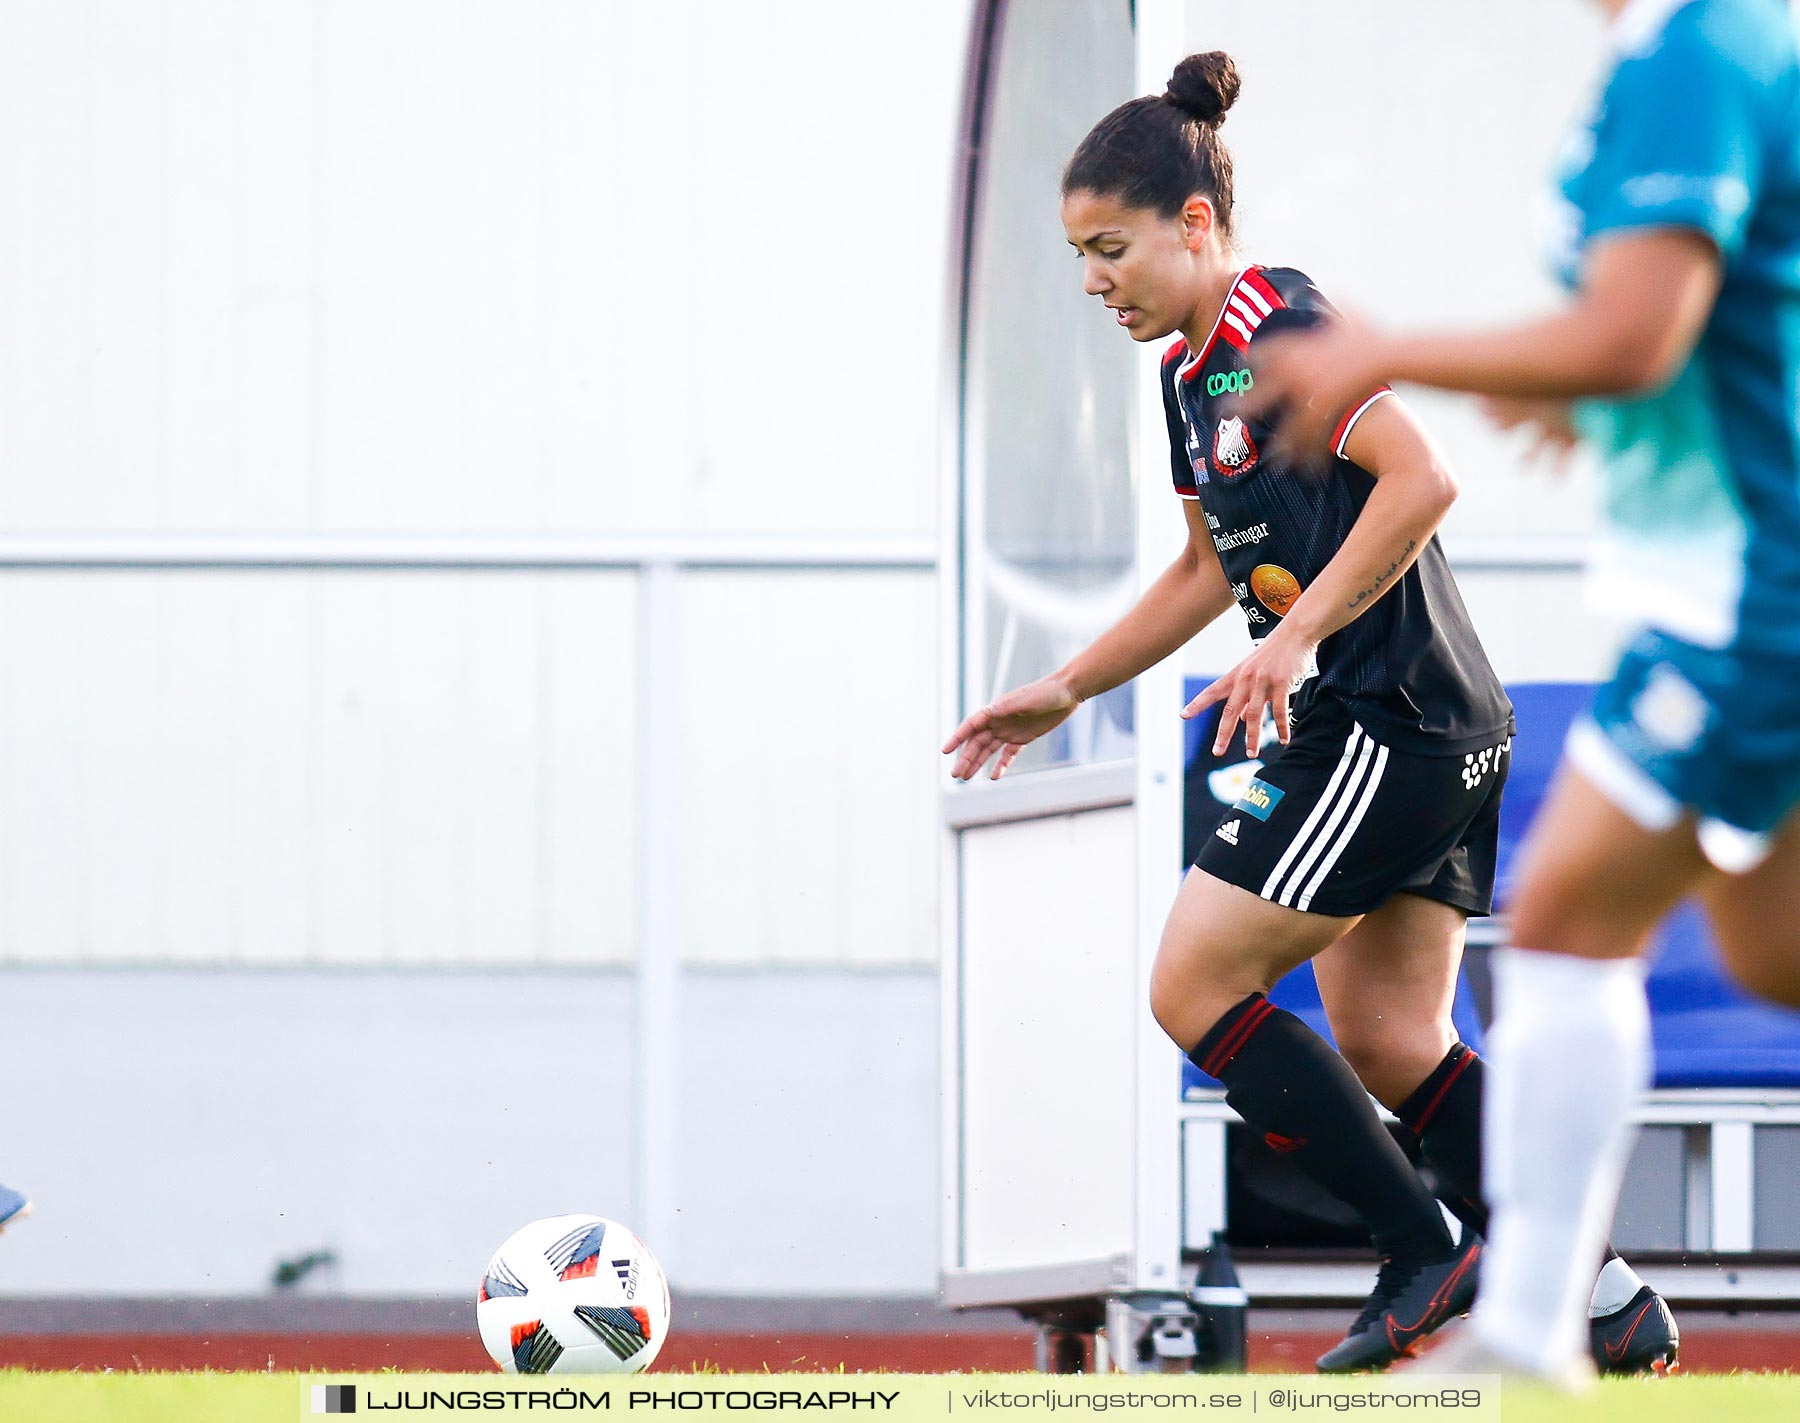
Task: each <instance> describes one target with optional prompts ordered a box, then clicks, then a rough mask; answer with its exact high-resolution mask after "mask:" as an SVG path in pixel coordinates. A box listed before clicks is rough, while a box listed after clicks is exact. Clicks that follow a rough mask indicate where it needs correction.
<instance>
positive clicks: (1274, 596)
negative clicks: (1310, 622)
mask: <svg viewBox="0 0 1800 1423" xmlns="http://www.w3.org/2000/svg"><path fill="white" fill-rule="evenodd" d="M1250 591H1251V592H1252V593H1254V594H1256V596H1257V597H1258V598H1259V599H1261V600H1262V605H1263V606H1264V607H1265V608H1267V609H1268V610H1269V611H1270V612H1272V613H1273V614H1275V616H1276V617H1278V618H1281V617H1286V616H1287V610H1288V609H1289V608H1291V607H1293V606H1294V600H1295V599H1297V598H1298V597H1299V596H1300V580H1299V579H1298V578H1296V577H1294V575H1293V574H1291V573H1289V572H1288V571H1287V569H1285V568H1282V567H1280V566H1278V565H1276V564H1273V563H1259V564H1257V565H1256V567H1255V569H1254V570H1252V572H1251V574H1250Z"/></svg>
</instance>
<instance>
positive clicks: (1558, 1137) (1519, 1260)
mask: <svg viewBox="0 0 1800 1423" xmlns="http://www.w3.org/2000/svg"><path fill="white" fill-rule="evenodd" d="M1494 1000H1495V1010H1496V1011H1495V1022H1494V1028H1493V1031H1492V1032H1490V1033H1489V1034H1488V1039H1487V1063H1488V1069H1487V1071H1488V1075H1487V1082H1486V1091H1487V1099H1486V1102H1485V1104H1484V1111H1483V1118H1484V1120H1483V1124H1482V1146H1483V1154H1484V1156H1485V1159H1486V1162H1487V1167H1486V1174H1487V1178H1488V1179H1487V1192H1488V1198H1489V1202H1490V1205H1491V1207H1492V1211H1493V1215H1492V1222H1491V1227H1490V1230H1489V1233H1488V1248H1487V1250H1486V1251H1485V1252H1484V1255H1483V1258H1482V1261H1481V1295H1480V1298H1479V1300H1478V1301H1477V1303H1476V1306H1475V1323H1474V1328H1475V1332H1476V1333H1477V1334H1478V1335H1479V1336H1480V1337H1481V1338H1482V1340H1483V1341H1484V1342H1486V1343H1487V1344H1488V1346H1489V1347H1490V1348H1492V1349H1494V1350H1495V1351H1496V1352H1498V1353H1500V1354H1502V1355H1504V1356H1507V1357H1510V1358H1513V1359H1516V1360H1517V1361H1518V1362H1519V1363H1521V1364H1523V1365H1525V1366H1526V1367H1527V1368H1531V1369H1535V1370H1538V1371H1540V1372H1545V1373H1549V1372H1554V1371H1556V1370H1559V1369H1562V1368H1565V1367H1566V1366H1567V1365H1568V1364H1569V1362H1570V1361H1571V1360H1573V1359H1576V1358H1578V1357H1581V1356H1583V1355H1585V1352H1586V1348H1587V1339H1586V1330H1585V1327H1584V1325H1583V1313H1584V1311H1583V1305H1585V1304H1586V1303H1587V1301H1588V1298H1589V1295H1590V1289H1591V1284H1590V1282H1591V1281H1592V1280H1593V1275H1592V1274H1591V1271H1592V1270H1593V1268H1594V1265H1595V1262H1597V1261H1598V1260H1599V1259H1600V1254H1601V1251H1602V1250H1603V1249H1604V1248H1605V1245H1606V1234H1607V1228H1608V1226H1610V1225H1611V1223H1612V1215H1613V1211H1614V1209H1615V1208H1616V1206H1617V1204H1618V1196H1619V1184H1620V1181H1621V1179H1622V1177H1623V1175H1624V1171H1625V1161H1626V1157H1627V1156H1628V1154H1629V1152H1630V1147H1631V1138H1632V1135H1633V1131H1632V1128H1631V1125H1630V1123H1629V1121H1628V1120H1627V1118H1628V1116H1629V1114H1630V1112H1631V1109H1632V1107H1633V1106H1635V1105H1636V1103H1637V1100H1638V1098H1639V1096H1640V1095H1641V1094H1642V1093H1643V1092H1644V1090H1645V1089H1646V1088H1647V1087H1648V1086H1649V1067H1650V1013H1649V1007H1648V1005H1647V1004H1646V1003H1645V1000H1644V970H1643V966H1642V965H1641V964H1640V963H1639V962H1638V961H1637V960H1636V959H1583V958H1575V957H1572V956H1570V955H1567V954H1552V953H1538V952H1535V951H1533V950H1529V949H1502V950H1500V951H1499V952H1498V953H1496V954H1495V955H1494Z"/></svg>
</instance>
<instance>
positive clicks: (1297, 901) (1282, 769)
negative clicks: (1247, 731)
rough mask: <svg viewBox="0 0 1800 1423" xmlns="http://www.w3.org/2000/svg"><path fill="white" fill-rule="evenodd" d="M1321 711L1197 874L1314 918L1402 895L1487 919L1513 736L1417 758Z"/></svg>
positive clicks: (1217, 829) (1201, 860) (1221, 825)
mask: <svg viewBox="0 0 1800 1423" xmlns="http://www.w3.org/2000/svg"><path fill="white" fill-rule="evenodd" d="M1324 710H1325V708H1324V707H1323V706H1320V707H1315V708H1314V709H1313V714H1312V715H1310V716H1308V717H1307V718H1306V720H1305V722H1304V723H1303V724H1302V725H1301V726H1300V727H1299V728H1297V729H1296V730H1295V732H1294V735H1293V737H1292V738H1291V739H1290V740H1289V742H1288V744H1287V745H1286V746H1283V747H1280V748H1279V749H1278V750H1277V751H1276V752H1275V754H1274V756H1273V757H1272V758H1271V759H1270V760H1269V761H1267V762H1266V763H1265V764H1264V765H1263V767H1262V769H1261V770H1260V771H1258V773H1257V775H1256V777H1255V779H1253V780H1251V781H1250V782H1249V784H1248V785H1247V786H1246V787H1245V789H1244V793H1243V794H1242V795H1240V796H1239V797H1238V799H1237V800H1236V802H1234V803H1233V804H1232V805H1231V806H1229V807H1228V808H1227V809H1226V810H1225V811H1224V813H1223V814H1222V815H1221V816H1220V817H1219V820H1218V823H1217V825H1215V826H1214V828H1213V831H1212V833H1211V834H1210V835H1209V836H1208V837H1207V838H1206V840H1205V842H1204V844H1203V845H1202V847H1201V849H1200V853H1199V856H1198V857H1197V858H1196V859H1195V861H1194V864H1195V867H1196V868H1198V869H1202V870H1205V871H1206V872H1207V873H1208V874H1210V875H1216V876H1217V877H1218V878H1219V879H1222V880H1224V881H1226V882H1227V883H1228V884H1235V885H1237V886H1238V887H1239V888H1242V889H1247V890H1249V891H1250V892H1251V893H1252V894H1255V895H1260V896H1261V897H1262V898H1264V899H1267V900H1269V901H1271V902H1272V903H1275V904H1283V905H1286V906H1287V907H1289V908H1290V909H1299V910H1303V911H1307V912H1310V913H1313V914H1330V915H1352V914H1367V913H1369V912H1370V911H1371V910H1374V909H1378V908H1380V907H1381V905H1382V904H1383V903H1385V902H1386V901H1387V900H1388V899H1389V898H1390V897H1391V896H1393V895H1396V894H1402V893H1405V894H1417V895H1422V896H1423V897H1424V898H1426V899H1435V900H1439V901H1441V902H1442V903H1445V904H1449V905H1453V906H1455V907H1456V908H1458V909H1461V910H1463V911H1465V912H1466V913H1468V914H1487V913H1489V912H1490V911H1491V910H1492V908H1493V899H1494V860H1495V855H1496V851H1497V849H1498V845H1499V836H1500V794H1501V790H1502V788H1503V787H1504V786H1505V784H1506V773H1507V771H1508V769H1509V768H1510V765H1511V760H1512V758H1511V755H1510V754H1509V753H1510V752H1511V750H1512V738H1511V737H1510V736H1506V735H1502V736H1500V737H1498V738H1497V739H1496V740H1495V741H1494V743H1493V744H1492V745H1487V746H1482V747H1480V748H1478V749H1476V750H1473V751H1468V752H1459V753H1457V754H1453V755H1438V756H1421V755H1417V754H1414V753H1409V752H1406V751H1402V750H1399V749H1398V748H1396V747H1391V746H1384V745H1382V744H1381V743H1380V742H1378V741H1376V740H1375V738H1374V737H1372V736H1370V735H1369V733H1368V732H1367V731H1365V730H1364V729H1363V728H1362V727H1361V726H1360V725H1358V724H1357V723H1356V722H1354V721H1351V720H1350V719H1349V718H1348V717H1347V716H1338V717H1333V716H1330V715H1319V713H1320V712H1323V711H1324Z"/></svg>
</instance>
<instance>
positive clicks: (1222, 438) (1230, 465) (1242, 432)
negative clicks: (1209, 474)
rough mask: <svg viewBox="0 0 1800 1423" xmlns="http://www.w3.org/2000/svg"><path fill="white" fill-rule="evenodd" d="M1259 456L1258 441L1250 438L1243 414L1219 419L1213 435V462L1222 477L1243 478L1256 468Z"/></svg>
mask: <svg viewBox="0 0 1800 1423" xmlns="http://www.w3.org/2000/svg"><path fill="white" fill-rule="evenodd" d="M1259 458H1260V455H1259V454H1258V452H1257V448H1256V441H1255V440H1253V439H1251V438H1250V429H1249V427H1248V426H1247V425H1245V424H1244V417H1243V416H1241V415H1232V416H1228V417H1227V418H1226V419H1223V420H1221V421H1219V428H1218V430H1217V431H1216V432H1215V433H1214V435H1213V464H1214V465H1215V466H1217V468H1218V471H1219V477H1220V478H1221V479H1242V478H1243V477H1244V476H1245V475H1246V474H1248V473H1250V471H1251V470H1253V469H1255V468H1256V461H1257V460H1258V459H1259Z"/></svg>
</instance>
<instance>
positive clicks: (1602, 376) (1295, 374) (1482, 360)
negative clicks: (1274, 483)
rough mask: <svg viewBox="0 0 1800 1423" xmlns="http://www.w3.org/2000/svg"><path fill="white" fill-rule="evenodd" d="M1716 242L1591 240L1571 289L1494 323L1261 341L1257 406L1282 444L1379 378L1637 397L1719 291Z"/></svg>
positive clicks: (1496, 390) (1526, 392)
mask: <svg viewBox="0 0 1800 1423" xmlns="http://www.w3.org/2000/svg"><path fill="white" fill-rule="evenodd" d="M1721 272H1722V267H1721V263H1720V258H1719V251H1718V249H1717V248H1716V247H1714V246H1713V244H1712V243H1711V242H1710V241H1709V240H1708V239H1707V238H1706V237H1705V236H1704V235H1703V234H1701V233H1699V232H1696V231H1693V230H1692V229H1686V228H1655V229H1649V230H1644V231H1628V232H1623V233H1620V234H1618V235H1615V236H1611V237H1608V238H1605V239H1603V240H1601V241H1598V242H1596V244H1595V245H1594V249H1593V252H1592V254H1591V256H1590V257H1589V258H1588V261H1587V265H1586V266H1585V268H1584V269H1583V272H1582V282H1581V286H1580V288H1579V290H1578V291H1577V292H1576V294H1575V297H1574V299H1573V300H1572V301H1571V302H1570V303H1569V304H1568V305H1567V306H1566V307H1564V308H1563V309H1562V310H1560V311H1557V312H1555V313H1552V314H1551V315H1549V316H1544V317H1540V318H1537V319H1535V320H1532V321H1526V322H1521V323H1519V324H1517V325H1513V326H1506V327H1501V328H1498V329H1496V330H1493V331H1485V332H1470V333H1466V334H1465V333H1454V334H1445V335H1430V334H1404V335H1399V334H1390V333H1387V332H1383V331H1381V330H1379V329H1378V328H1377V327H1375V326H1374V325H1373V324H1371V323H1370V322H1368V321H1366V320H1364V319H1362V318H1360V317H1356V316H1346V317H1344V318H1343V319H1341V320H1339V321H1337V322H1334V323H1332V324H1331V325H1330V326H1328V327H1325V328H1323V329H1322V330H1319V331H1316V332H1304V333H1281V334H1278V335H1271V336H1270V337H1269V338H1268V339H1267V340H1266V341H1264V342H1261V343H1259V344H1258V347H1257V350H1256V355H1255V360H1254V363H1253V364H1254V369H1255V371H1256V388H1255V390H1254V391H1253V392H1252V393H1251V395H1250V396H1249V398H1248V403H1249V404H1250V406H1251V408H1253V409H1255V410H1257V411H1263V410H1268V409H1272V408H1274V407H1275V406H1277V405H1280V406H1283V407H1284V415H1285V419H1284V421H1283V426H1282V432H1281V438H1280V444H1281V445H1282V446H1283V447H1285V448H1288V449H1292V450H1317V449H1320V448H1322V447H1323V446H1324V444H1325V442H1326V436H1327V435H1328V434H1329V432H1330V430H1331V422H1332V420H1333V419H1335V418H1336V414H1337V412H1338V411H1340V410H1342V409H1343V408H1344V407H1345V406H1346V405H1348V403H1349V402H1350V401H1352V400H1354V399H1356V398H1357V397H1358V395H1359V394H1360V393H1361V392H1363V391H1366V390H1368V389H1369V388H1370V387H1371V386H1373V385H1378V384H1380V383H1381V382H1382V381H1386V380H1393V381H1411V382H1412V383H1414V384H1415V385H1428V386H1436V387H1438V388H1440V389H1444V390H1459V391H1467V392H1469V393H1471V394H1475V395H1486V396H1495V397H1501V398H1505V399H1509V400H1545V399H1550V400H1568V399H1574V398H1576V397H1580V396H1594V395H1636V394H1642V393H1646V392H1649V391H1653V390H1658V389H1660V388H1661V387H1662V386H1664V385H1666V384H1667V383H1668V382H1669V381H1670V380H1671V379H1673V378H1674V376H1675V374H1676V372H1678V371H1679V370H1680V369H1681V367H1682V365H1683V364H1684V363H1685V362H1686V361H1687V358H1688V356H1689V354H1690V353H1691V352H1692V351H1693V349H1694V345H1695V343H1696V342H1697V341H1698V340H1699V339H1700V333H1701V330H1702V329H1703V328H1704V327H1705V325H1706V320H1707V316H1708V314H1709V313H1710V312H1711V310H1712V307H1713V302H1714V300H1715V299H1716V298H1717V296H1718V291H1719V282H1720V279H1721Z"/></svg>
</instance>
